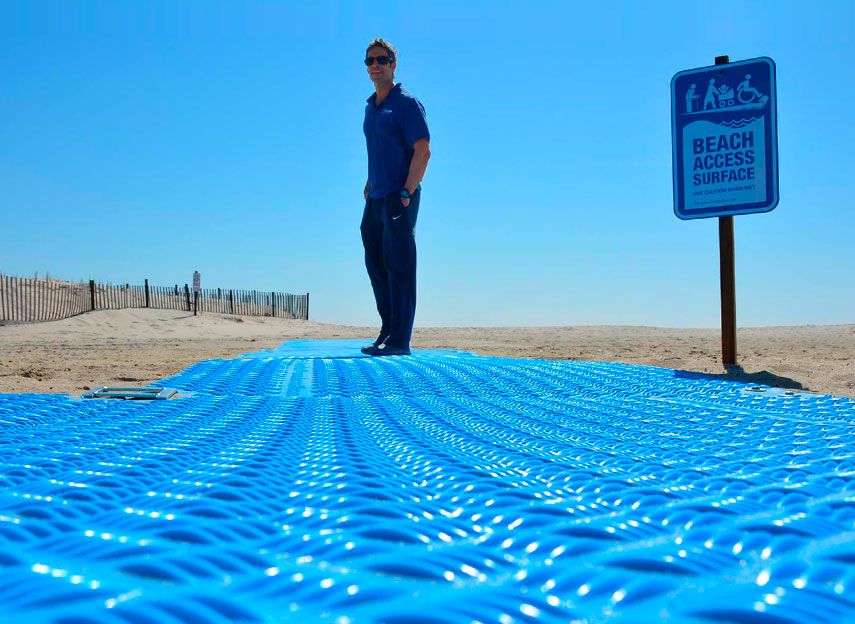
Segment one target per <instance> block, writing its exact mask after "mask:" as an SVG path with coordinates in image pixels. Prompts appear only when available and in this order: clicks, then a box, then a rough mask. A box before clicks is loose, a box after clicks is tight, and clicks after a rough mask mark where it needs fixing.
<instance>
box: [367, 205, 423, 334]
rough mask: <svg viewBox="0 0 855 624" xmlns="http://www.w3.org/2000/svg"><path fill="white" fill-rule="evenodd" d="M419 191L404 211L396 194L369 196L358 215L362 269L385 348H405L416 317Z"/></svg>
mask: <svg viewBox="0 0 855 624" xmlns="http://www.w3.org/2000/svg"><path fill="white" fill-rule="evenodd" d="M420 199H421V190H418V191H416V192H415V193H414V194H413V196H412V197H411V198H410V205H409V206H407V207H406V208H405V207H404V205H403V204H402V203H401V196H400V194H398V193H393V194H391V195H387V196H386V197H381V198H379V199H374V198H371V197H369V198H368V201H367V202H365V213H364V214H363V215H362V225H361V226H360V228H359V229H360V230H361V231H362V246H363V247H364V248H365V268H366V269H368V278H369V279H370V280H371V288H372V289H373V290H374V300H375V301H376V302H377V312H379V313H380V321H381V325H380V336H381V338H385V343H386V344H387V345H391V346H395V347H401V348H409V346H410V336H412V333H413V319H414V318H415V316H416V236H415V229H416V219H417V218H418V215H419V200H420Z"/></svg>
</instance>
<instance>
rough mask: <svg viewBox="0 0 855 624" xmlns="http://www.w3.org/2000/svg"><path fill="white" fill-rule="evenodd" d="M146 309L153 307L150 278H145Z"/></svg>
mask: <svg viewBox="0 0 855 624" xmlns="http://www.w3.org/2000/svg"><path fill="white" fill-rule="evenodd" d="M145 307H147V308H150V307H151V296H150V295H149V290H148V278H145Z"/></svg>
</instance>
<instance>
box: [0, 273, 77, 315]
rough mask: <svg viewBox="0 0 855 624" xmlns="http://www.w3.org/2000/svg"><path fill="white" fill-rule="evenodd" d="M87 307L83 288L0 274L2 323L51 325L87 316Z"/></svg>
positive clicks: (48, 280) (70, 283)
mask: <svg viewBox="0 0 855 624" xmlns="http://www.w3.org/2000/svg"><path fill="white" fill-rule="evenodd" d="M90 306H91V301H90V297H89V288H88V287H87V286H86V285H85V284H80V283H78V282H65V281H61V280H51V279H29V278H26V277H14V276H10V275H3V274H0V320H2V321H53V320H58V319H63V318H68V317H70V316H76V315H78V314H83V313H84V312H88V311H89V310H90V309H91V307H90Z"/></svg>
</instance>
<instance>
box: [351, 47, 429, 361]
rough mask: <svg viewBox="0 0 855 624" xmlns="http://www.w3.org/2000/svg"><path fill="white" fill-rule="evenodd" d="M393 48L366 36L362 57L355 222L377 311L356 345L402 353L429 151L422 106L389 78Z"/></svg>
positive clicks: (412, 301)
mask: <svg viewBox="0 0 855 624" xmlns="http://www.w3.org/2000/svg"><path fill="white" fill-rule="evenodd" d="M397 57H398V55H397V52H396V51H395V48H394V47H393V46H392V44H390V43H389V42H387V41H384V40H383V39H374V40H372V41H371V43H370V44H368V49H367V50H366V54H365V65H366V67H367V69H368V77H369V78H371V82H373V83H374V93H373V94H372V95H371V97H370V98H368V104H367V106H366V107H365V121H364V122H363V124H362V129H363V131H364V132H365V142H366V145H367V147H368V181H367V182H366V183H365V192H364V195H365V213H364V214H363V216H362V224H361V226H360V230H361V232H362V245H363V247H364V248H365V267H366V268H367V269H368V278H369V279H370V280H371V288H372V289H373V291H374V299H375V301H376V302H377V312H379V313H380V321H381V325H380V335H379V336H377V339H376V340H375V341H374V342H373V343H372V344H370V345H367V346H365V347H363V348H362V352H363V353H367V354H368V355H374V356H380V355H409V354H410V337H411V335H412V333H413V319H414V318H415V314H416V239H415V227H416V218H417V217H418V214H419V201H420V199H421V186H420V182H421V181H422V177H423V176H424V174H425V170H426V169H427V164H428V160H429V159H430V133H429V132H428V128H427V122H426V121H425V110H424V107H423V106H422V105H421V102H419V101H418V100H417V99H416V98H414V97H413V96H412V95H410V94H409V93H407V91H405V90H404V89H403V88H402V87H401V84H400V83H398V84H395V69H396V67H397Z"/></svg>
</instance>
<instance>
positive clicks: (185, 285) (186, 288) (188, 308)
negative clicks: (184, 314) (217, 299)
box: [184, 284, 193, 312]
mask: <svg viewBox="0 0 855 624" xmlns="http://www.w3.org/2000/svg"><path fill="white" fill-rule="evenodd" d="M184 296H185V297H186V299H187V311H188V312H190V311H191V310H192V309H193V308H191V307H190V286H188V285H187V284H184Z"/></svg>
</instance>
